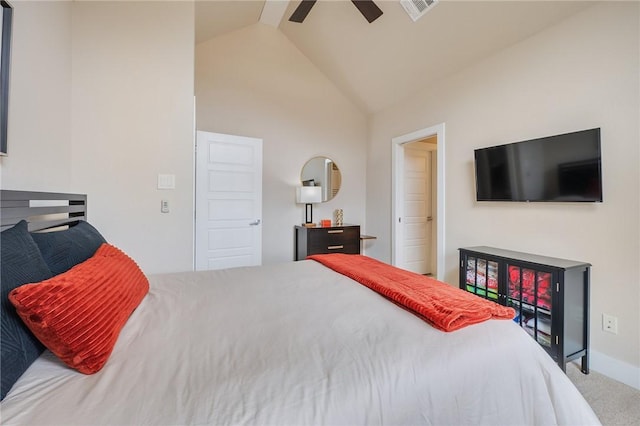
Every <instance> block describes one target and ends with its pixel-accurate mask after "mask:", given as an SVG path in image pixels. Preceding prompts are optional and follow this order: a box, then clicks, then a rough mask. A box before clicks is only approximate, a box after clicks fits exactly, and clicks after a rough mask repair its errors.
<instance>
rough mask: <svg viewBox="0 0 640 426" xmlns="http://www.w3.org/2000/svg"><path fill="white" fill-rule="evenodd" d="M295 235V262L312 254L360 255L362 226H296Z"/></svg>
mask: <svg viewBox="0 0 640 426" xmlns="http://www.w3.org/2000/svg"><path fill="white" fill-rule="evenodd" d="M295 233H296V247H295V249H296V250H295V260H304V259H305V258H306V257H307V256H309V255H312V254H326V253H348V254H360V225H343V226H330V227H315V228H307V227H304V226H296V227H295Z"/></svg>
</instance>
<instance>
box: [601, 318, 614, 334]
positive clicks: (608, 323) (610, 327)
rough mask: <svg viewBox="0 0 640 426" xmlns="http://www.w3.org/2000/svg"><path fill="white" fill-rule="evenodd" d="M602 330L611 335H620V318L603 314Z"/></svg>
mask: <svg viewBox="0 0 640 426" xmlns="http://www.w3.org/2000/svg"><path fill="white" fill-rule="evenodd" d="M602 329H603V330H604V331H608V332H609V333H613V334H618V318H616V317H614V316H613V315H609V314H602Z"/></svg>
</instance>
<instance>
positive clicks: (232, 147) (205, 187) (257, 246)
mask: <svg viewBox="0 0 640 426" xmlns="http://www.w3.org/2000/svg"><path fill="white" fill-rule="evenodd" d="M196 150H197V154H196V227H195V232H196V235H195V244H196V250H195V251H196V254H195V258H196V265H195V266H196V270H207V269H222V268H231V267H237V266H253V265H260V264H261V263H262V223H261V221H262V139H255V138H249V137H243V136H233V135H224V134H220V133H210V132H202V131H198V132H197V134H196Z"/></svg>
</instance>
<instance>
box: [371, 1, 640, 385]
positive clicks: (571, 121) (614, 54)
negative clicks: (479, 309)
mask: <svg viewBox="0 0 640 426" xmlns="http://www.w3.org/2000/svg"><path fill="white" fill-rule="evenodd" d="M638 15H639V12H638V3H605V4H603V5H598V6H595V7H592V8H589V9H587V10H586V11H585V12H583V13H581V14H579V15H576V16H574V17H572V18H570V19H569V20H567V21H565V22H564V23H561V24H560V25H558V26H555V27H552V28H550V29H548V30H546V31H544V32H542V33H540V34H538V35H536V36H534V37H531V38H530V39H527V40H525V41H524V42H522V43H519V44H517V45H515V46H513V47H512V48H510V49H507V50H505V51H502V52H501V53H499V54H497V55H495V56H493V57H490V58H487V59H486V60H485V61H483V62H481V63H478V64H477V65H475V66H473V67H471V68H469V69H467V70H465V71H464V72H461V73H459V74H457V75H454V76H452V77H450V78H448V79H446V80H445V81H442V82H439V83H438V84H436V85H435V87H434V88H433V89H431V90H427V91H423V92H420V93H417V94H416V95H415V96H414V97H413V98H411V99H408V100H406V101H405V102H402V103H401V104H399V105H397V106H396V107H394V108H390V109H389V110H386V111H383V112H381V113H379V114H377V115H375V116H374V117H373V118H372V120H371V137H370V147H369V153H368V159H367V167H368V171H369V173H368V175H367V227H368V230H369V232H371V233H373V234H377V235H378V238H379V240H378V241H379V243H380V244H377V245H376V246H375V247H373V248H372V249H371V250H370V251H369V254H370V255H372V256H375V257H378V258H380V259H382V260H390V253H391V243H390V223H391V218H390V212H391V205H390V198H391V179H390V176H391V158H390V154H391V139H392V138H394V137H397V136H401V135H404V134H408V133H410V132H413V131H415V130H418V129H422V128H426V127H429V126H433V125H436V124H439V123H445V125H446V138H445V156H446V159H445V167H446V172H445V173H446V177H445V188H446V195H445V196H446V207H445V209H446V229H445V247H446V253H445V256H446V271H445V276H446V280H447V281H448V282H449V283H451V284H454V285H455V284H456V283H457V279H458V272H457V266H458V253H457V248H459V247H464V246H473V245H489V246H496V247H502V248H508V249H513V250H519V251H525V252H531V253H539V254H545V255H549V256H555V257H562V258H569V259H575V260H583V261H588V262H591V263H592V264H593V268H592V275H591V278H592V287H591V289H592V294H591V309H592V313H591V318H590V326H591V339H592V344H591V348H592V349H593V354H594V356H593V358H592V360H593V367H594V369H597V370H599V371H602V372H605V373H607V374H609V375H611V376H615V377H616V378H618V379H620V380H623V379H625V380H626V381H627V382H629V383H632V384H634V385H635V386H636V387H640V368H639V367H640V316H639V311H640V278H639V276H638V271H637V269H638V259H639V258H640V247H639V243H640V230H639V220H638V218H639V217H640V208H639V204H640V176H639V173H638V169H639V167H638V165H639V159H640V151H639V145H640V144H639V143H638V141H639V140H640V130H639V113H640V101H639V94H640V93H639V92H640V85H639V75H640V69H639V59H640V58H639V41H638V40H639V37H638V36H639V27H638V22H639V19H638V18H639V16H638ZM592 127H601V128H602V156H603V166H602V168H603V174H604V177H603V179H604V182H603V185H604V202H603V203H602V204H562V203H530V204H527V203H478V202H476V201H475V195H474V185H475V183H474V178H473V150H474V148H479V147H485V146H490V145H497V144H502V143H508V142H516V141H520V140H524V139H529V138H534V137H540V136H547V135H552V134H557V133H563V132H569V131H574V130H580V129H586V128H592ZM438 142H439V143H440V142H441V141H438ZM373 170H375V171H376V173H373V172H372V171H373ZM603 312H606V313H608V314H611V315H615V316H617V317H618V321H619V323H618V327H619V333H618V334H617V335H614V334H609V333H605V332H603V331H602V326H601V316H602V313H603Z"/></svg>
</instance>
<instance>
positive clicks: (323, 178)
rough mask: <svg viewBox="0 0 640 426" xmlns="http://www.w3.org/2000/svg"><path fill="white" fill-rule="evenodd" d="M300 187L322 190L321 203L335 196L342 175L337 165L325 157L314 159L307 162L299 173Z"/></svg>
mask: <svg viewBox="0 0 640 426" xmlns="http://www.w3.org/2000/svg"><path fill="white" fill-rule="evenodd" d="M300 180H301V181H302V186H319V187H321V188H322V202H325V201H329V200H331V199H332V198H333V197H335V196H336V194H337V193H338V191H339V190H340V185H341V184H342V174H341V173H340V169H339V168H338V165H337V164H336V163H334V162H333V160H331V159H330V158H327V157H314V158H312V159H311V160H309V161H307V162H306V163H305V165H304V167H302V173H300Z"/></svg>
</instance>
